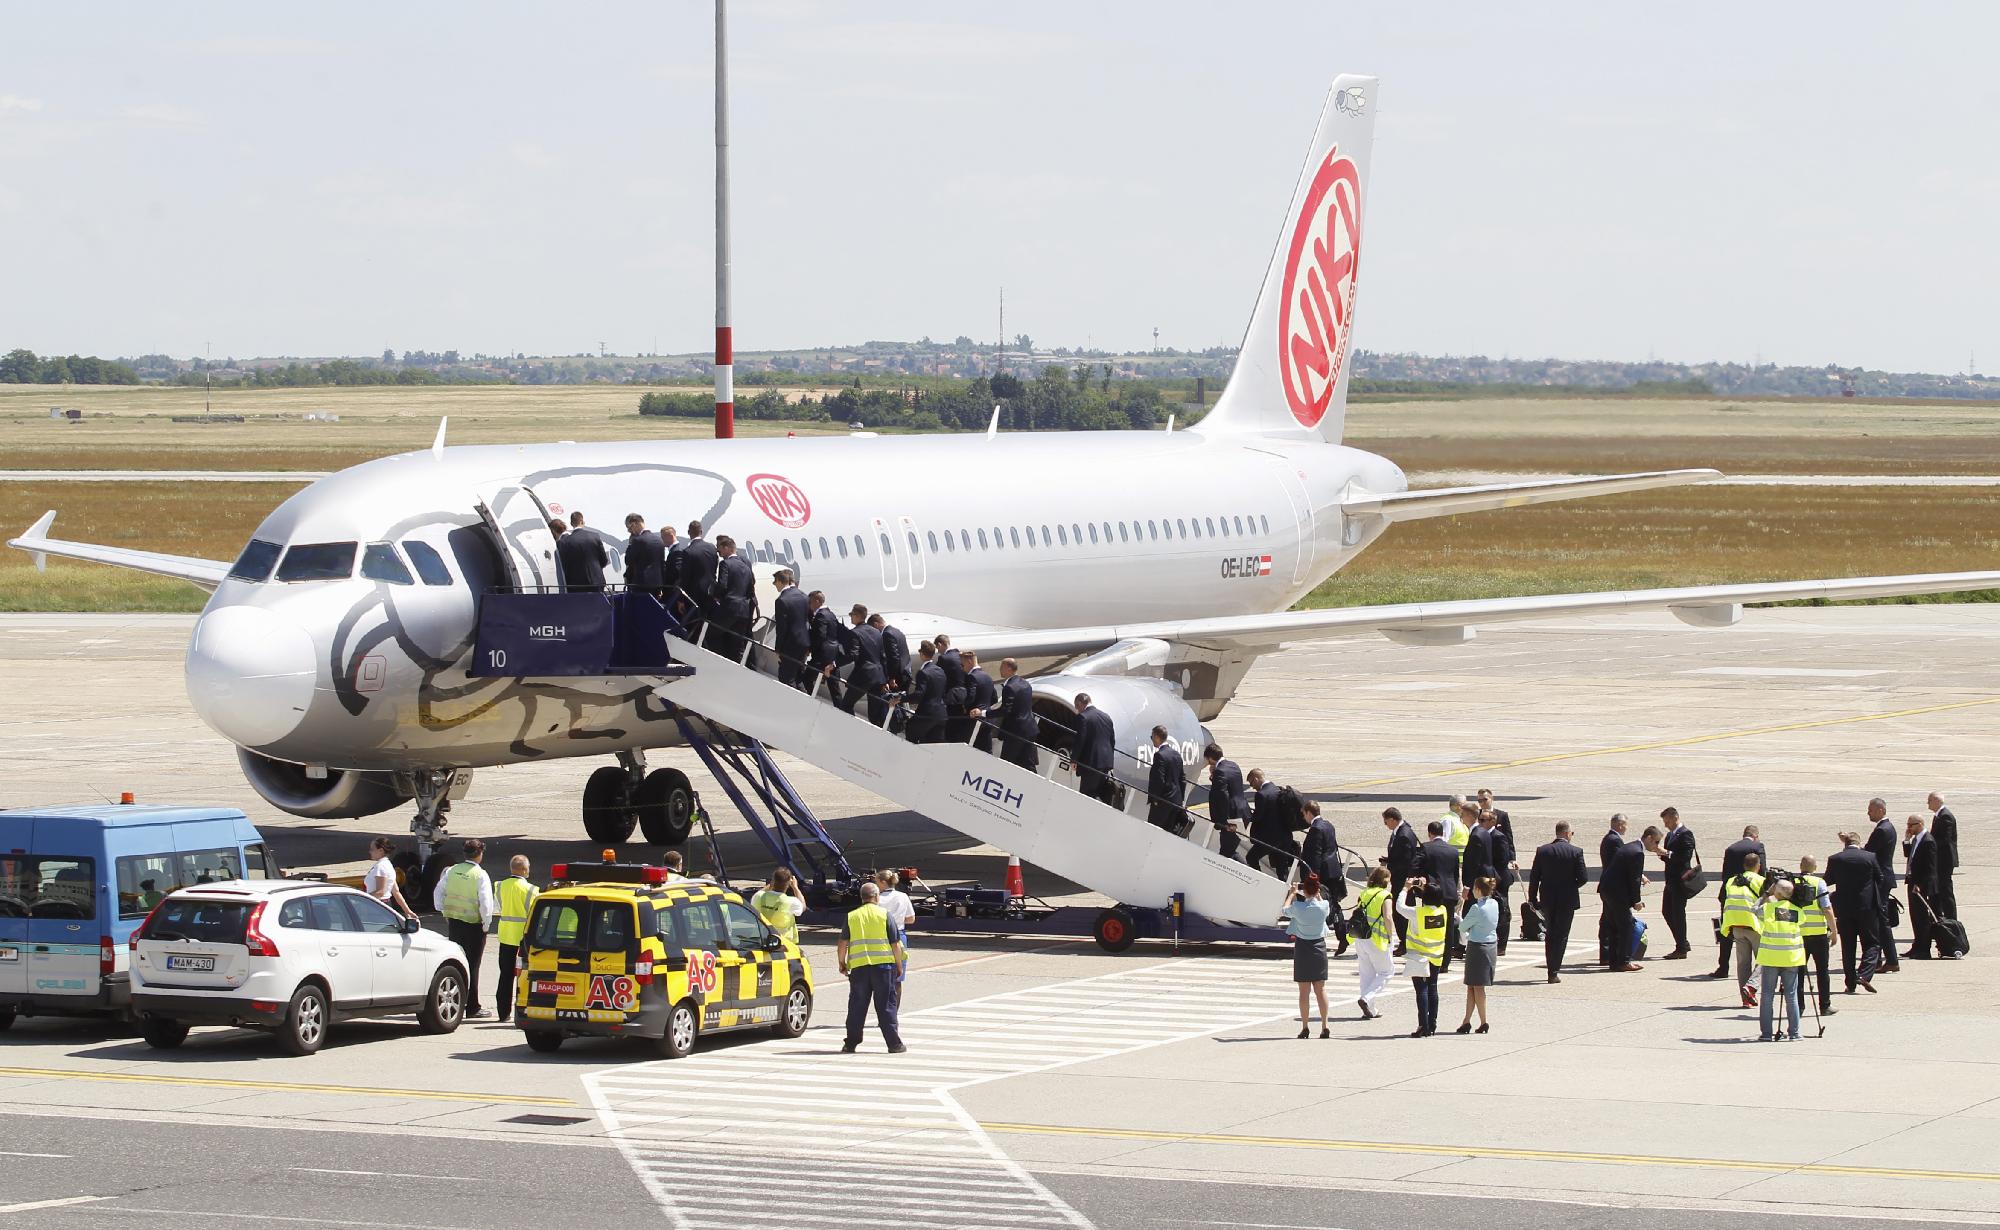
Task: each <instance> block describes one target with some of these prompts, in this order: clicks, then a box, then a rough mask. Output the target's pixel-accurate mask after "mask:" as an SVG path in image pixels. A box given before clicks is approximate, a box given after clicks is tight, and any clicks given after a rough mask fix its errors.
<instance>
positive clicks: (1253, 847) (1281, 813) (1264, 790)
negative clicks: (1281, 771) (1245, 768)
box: [1243, 769, 1300, 880]
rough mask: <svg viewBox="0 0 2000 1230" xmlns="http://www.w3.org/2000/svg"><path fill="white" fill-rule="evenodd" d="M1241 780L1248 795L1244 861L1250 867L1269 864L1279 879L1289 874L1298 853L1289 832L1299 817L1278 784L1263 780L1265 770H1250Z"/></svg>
mask: <svg viewBox="0 0 2000 1230" xmlns="http://www.w3.org/2000/svg"><path fill="white" fill-rule="evenodd" d="M1243 781H1244V785H1245V786H1246V787H1247V788H1248V793H1249V795H1250V843H1249V845H1250V848H1249V851H1248V852H1247V853H1246V854H1245V855H1244V860H1243V861H1245V862H1247V863H1249V864H1250V865H1251V866H1252V867H1256V866H1259V865H1265V866H1269V867H1270V868H1271V874H1272V875H1275V876H1277V877H1278V878H1279V879H1281V880H1282V879H1284V878H1285V877H1286V876H1288V875H1290V874H1291V871H1292V859H1293V858H1295V857H1297V856H1298V853H1299V841H1298V838H1296V837H1294V836H1292V833H1293V832H1294V830H1295V828H1296V826H1297V823H1298V821H1299V820H1300V817H1299V816H1297V815H1294V814H1293V812H1292V809H1291V807H1290V806H1289V805H1288V804H1287V802H1286V800H1285V792H1284V791H1283V790H1282V789H1281V788H1280V787H1279V786H1278V783H1276V782H1273V781H1267V780H1266V779H1265V777H1264V770H1262V769H1252V770H1250V774H1249V776H1248V777H1245V778H1244V779H1243Z"/></svg>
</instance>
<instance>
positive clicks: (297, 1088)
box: [0, 1066, 576, 1106]
mask: <svg viewBox="0 0 2000 1230" xmlns="http://www.w3.org/2000/svg"><path fill="white" fill-rule="evenodd" d="M0 1079H14V1080H69V1081H120V1082H125V1083H128V1084H138V1085H191V1086H195V1087H198V1088H203V1089H238V1090H242V1091H243V1092H245V1093H329V1094H338V1095H341V1096H354V1095H365V1096H369V1097H378V1098H403V1099H413V1100H417V1101H430V1102H505V1103H507V1104H508V1105H510V1106H575V1105H576V1103H575V1102H573V1101H571V1100H570V1099H569V1098H542V1097H531V1096H528V1095H525V1094H518V1093H460V1092H457V1091H455V1090H450V1089H388V1088H384V1087H382V1086H380V1085H311V1084H303V1083H299V1082H294V1081H237V1080H227V1079H225V1078H223V1077H217V1076H156V1075H153V1074H151V1073H145V1072H80V1071H77V1070H75V1069H72V1068H15V1067H5V1066H0Z"/></svg>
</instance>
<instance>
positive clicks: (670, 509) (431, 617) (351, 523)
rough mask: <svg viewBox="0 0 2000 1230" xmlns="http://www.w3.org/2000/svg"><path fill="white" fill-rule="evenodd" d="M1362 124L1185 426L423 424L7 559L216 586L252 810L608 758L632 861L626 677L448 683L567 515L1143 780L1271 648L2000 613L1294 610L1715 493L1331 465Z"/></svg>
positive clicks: (1951, 584)
mask: <svg viewBox="0 0 2000 1230" xmlns="http://www.w3.org/2000/svg"><path fill="white" fill-rule="evenodd" d="M1378 105H1379V97H1378V93H1377V82H1376V80H1375V79H1374V78H1372V77H1358V76H1342V77H1340V78H1338V79H1336V80H1335V82H1334V84H1333V88H1332V91H1331V93H1330V94H1329V95H1328V97H1327V100H1326V103H1325V105H1324V108H1323V109H1322V111H1321V113H1320V117H1319V124H1318V127H1317V129H1316V131H1315V132H1314V134H1313V139H1312V145H1311V148H1310V150H1309V152H1308V154H1307V158H1306V162H1305V166H1304V170H1303V171H1302V173H1301V175H1300V177H1299V180H1298V184H1297V186H1296V187H1295V188H1294V190H1293V192H1292V196H1291V202H1290V205H1289V207H1288V208H1287V210H1286V212H1285V219H1284V224H1283V226H1282V228H1281V229H1280V230H1279V232H1278V236H1277V244H1276V247H1275V251H1274V253H1273V256H1272V259H1271V262H1270V266H1269V268H1268V269H1267V271H1266V272H1265V275H1264V281H1263V285H1262V288H1261V290H1260V292H1259V294H1258V296H1257V300H1256V306H1255V308H1254V309H1253V310H1252V312H1251V317H1250V324H1249V329H1248V331H1247V333H1246V334H1245V336H1244V340H1243V348H1242V353H1241V356H1240V358H1239V360H1238V362H1237V366H1236V370H1235V374H1234V375H1233V376H1232V377H1231V378H1230V381H1229V384H1228V387H1227V388H1226V389H1225V390H1224V392H1223V394H1222V397H1221V400H1220V401H1219V402H1218V404H1217V405H1216V407H1215V409H1214V410H1213V411H1212V412H1211V413H1210V414H1208V415H1207V417H1205V418H1204V419H1202V420H1201V422H1200V424H1199V425H1198V426H1196V427H1193V428H1190V429H1187V430H1182V431H1171V430H1169V431H1167V432H1091V433H1075V432H1063V433H1040V434H1038V433H1007V434H998V433H995V432H993V431H991V430H989V431H988V432H986V433H984V434H962V435H930V436H901V437H883V438H873V437H867V438H843V437H835V438H825V437H822V438H811V439H790V438H787V439H742V440H713V441H684V440H634V441H628V442H623V443H559V444H555V443H552V444H534V445H520V446H503V445H484V446H469V447H446V446H445V444H444V433H443V429H442V427H440V431H439V437H438V442H437V444H436V445H435V446H434V447H433V448H431V449H430V450H427V451H423V452H416V453H407V454H403V455H400V456H393V457H385V458H382V459H380V460H377V461H371V462H367V463H365V464H362V465H358V466H354V467H352V468H350V469H347V470H343V471H341V472H339V473H337V474H333V475H330V476H328V477H325V478H322V479H320V480H319V481H316V482H314V483H312V484H311V485H310V486H307V487H305V488H304V489H303V490H301V491H299V492H298V493H297V494H296V495H294V496H292V497H291V498H290V499H289V500H287V501H285V503H284V504H283V505H281V506H280V507H279V508H278V509H277V510H276V511H274V512H273V513H272V514H271V515H270V516H269V517H268V518H266V520H265V521H264V523H263V524H262V525H261V526H260V527H259V528H258V529H257V531H256V534H255V536H254V537H253V538H252V539H251V541H250V542H249V544H248V545H247V546H245V548H244V549H243V552H242V554H241V555H240V556H239V557H238V558H237V559H236V561H235V562H234V563H233V564H230V563H225V562H222V561H215V560H204V559H190V558H185V557H180V556H172V555H163V554H158V553H154V552H148V551H137V550H130V549H126V548H120V547H107V546H96V545H92V544H87V543H76V542H65V541H61V540H58V539H54V538H51V537H49V536H48V533H49V530H50V528H51V524H52V522H53V519H54V516H55V514H54V513H53V512H50V513H49V514H47V515H46V516H44V517H42V518H41V519H40V520H39V521H37V522H36V523H35V525H34V526H33V527H31V528H30V529H29V530H28V531H27V532H26V533H24V534H23V535H22V536H20V537H18V538H15V539H13V540H12V541H11V543H10V545H12V546H14V547H18V548H20V549H23V550H26V551H30V552H33V553H34V555H35V557H36V560H37V562H38V563H40V562H42V561H43V560H44V559H45V558H46V557H47V556H50V555H56V556H62V557H66V558H71V559H80V560H90V561H95V562H98V563H105V564H112V565H117V566H121V567H126V568H134V569H138V570H141V571H145V572H151V573H157V574H163V575H166V576H172V577H179V578H182V579H184V580H187V581H190V582H193V583H194V584H196V585H198V586H201V587H203V588H205V589H208V590H210V591H212V597H211V598H210V599H209V601H208V604H207V606H206V608H205V609H204V610H203V612H202V614H201V617H200V619H199V621H198V622H197V623H196V625H195V629H194V634H193V637H192V639H191V640H190V642H189V645H188V650H187V662H186V672H187V685H188V695H189V698H190V700H191V701H192V702H193V705H194V708H195V711H196V712H197V713H198V714H200V716H201V717H202V719H203V720H204V721H205V722H207V724H208V725H209V726H211V727H213V728H214V729H215V730H216V731H217V732H218V733H219V734H221V735H222V736H223V737H225V738H227V739H229V740H230V741H231V742H233V743H234V744H235V745H236V746H237V748H238V754H239V757H240V760H241V762H242V765H243V769H244V773H245V775H246V776H247V777H248V779H249V781H250V783H251V785H252V786H253V787H254V788H255V789H256V790H257V791H258V793H259V794H261V795H262V796H263V797H264V798H265V799H266V800H268V801H269V802H270V803H272V804H273V805H275V806H277V807H279V808H282V809H283V810H285V811H288V812H291V813H292V814H294V815H300V816H307V817H316V818H327V817H357V816H364V815H369V814H373V813H377V812H381V811H385V810H388V809H391V808H394V807H397V806H400V805H402V804H403V803H404V802H405V801H407V800H411V799H414V800H415V801H416V804H417V819H416V820H415V821H413V829H415V830H416V831H418V832H419V834H420V835H422V836H424V837H425V838H426V839H428V837H429V835H430V834H431V832H432V825H433V824H434V822H435V821H436V820H437V818H438V812H439V808H440V806H441V805H442V804H443V803H444V801H445V800H446V799H447V798H448V797H453V796H454V795H455V794H456V793H460V792H462V790H463V787H464V784H465V782H466V780H467V779H468V778H469V776H470V771H471V770H473V769H475V768H485V767H490V766H500V765H509V764H518V763H522V762H527V761H540V760H548V759H552V758H557V757H575V756H588V757H606V758H611V757H615V758H616V760H617V763H616V764H615V765H606V766H604V767H602V768H600V769H599V770H598V771H597V772H596V774H595V775H594V776H593V777H592V779H591V781H590V784H589V785H588V786H587V787H586V789H585V792H584V802H585V809H584V810H585V816H586V823H587V825H588V827H589V828H590V831H591V832H592V835H593V836H595V837H598V838H599V839H600V840H603V839H607V838H617V837H622V836H629V834H630V833H631V831H632V828H633V825H634V822H635V821H636V822H638V823H640V824H642V825H643V826H644V829H645V833H646V836H647V837H648V838H649V839H651V840H656V841H668V842H677V841H680V840H682V839H684V838H685V836H686V831H687V829H686V824H687V801H686V797H685V795H686V791H687V789H688V783H687V779H686V778H685V777H684V776H683V775H681V774H679V773H678V772H677V771H674V770H671V769H662V770H658V771H656V772H654V773H652V774H648V773H647V772H646V768H645V758H644V754H645V752H646V750H647V749H651V748H657V747H662V746H667V745H669V744H672V743H675V742H677V741H678V734H677V731H676V726H675V723H674V722H673V721H672V720H671V714H670V710H669V709H668V708H667V706H666V705H665V704H664V703H663V702H662V700H661V698H660V695H659V693H658V692H657V691H656V688H655V686H654V681H651V680H647V679H644V678H636V677H627V676H585V677H548V676H541V677H537V676H527V675H502V676H499V677H494V676H493V675H492V674H491V673H490V671H491V668H492V665H493V664H491V663H488V664H486V665H485V667H484V668H481V667H480V664H478V663H476V662H475V661H474V648H475V637H476V635H477V629H478V623H479V611H480V604H481V599H482V596H483V595H486V594H488V593H489V592H491V591H494V590H495V589H500V588H511V587H559V586H560V584H561V581H560V577H559V576H558V575H557V571H556V568H555V563H554V557H555V545H554V540H553V538H552V536H551V534H550V532H549V530H548V528H547V523H548V520H549V519H550V518H551V517H562V516H565V515H567V514H568V513H569V512H570V510H573V509H582V510H585V511H587V512H588V513H589V514H590V515H591V517H593V518H594V519H596V521H597V522H598V523H599V524H618V523H621V522H622V520H623V518H624V516H625V514H626V513H628V512H637V513H639V514H641V515H642V516H644V517H645V518H646V521H647V523H648V524H649V525H651V526H660V525H664V524H667V523H674V524H685V523H686V522H687V521H689V520H690V519H699V520H700V521H701V522H702V523H703V525H704V526H706V527H707V529H708V532H709V533H710V534H711V535H714V534H729V535H731V536H733V537H735V538H736V539H737V540H738V541H739V542H740V543H743V544H746V545H747V548H748V550H749V551H750V553H751V555H752V557H753V559H755V560H756V561H758V563H759V564H760V565H761V566H762V567H760V571H768V567H769V566H770V565H773V564H779V563H782V564H784V565H787V566H790V567H791V568H793V569H794V570H795V571H796V572H797V573H798V575H799V578H800V581H801V584H802V585H803V586H804V587H805V588H807V589H819V590H824V591H825V592H826V594H827V595H828V599H829V602H830V603H831V604H832V605H833V607H834V609H835V610H836V611H841V612H844V611H845V610H846V608H847V606H848V604H850V603H854V602H862V603H865V604H867V605H868V606H869V607H870V608H871V609H878V610H881V611H883V612H884V613H886V614H887V615H888V616H889V618H890V620H891V622H893V623H895V624H897V625H898V626H900V627H902V628H904V629H905V630H906V631H907V632H908V633H909V634H910V639H911V642H912V645H913V646H914V644H915V642H916V640H917V639H918V638H919V637H922V636H929V635H931V634H932V633H934V632H937V631H950V632H951V633H952V634H953V636H954V640H955V642H956V643H957V644H958V645H959V646H960V647H961V648H973V649H977V650H978V651H979V652H980V654H981V655H982V657H983V658H984V659H985V660H986V661H987V662H989V663H991V662H993V661H994V660H995V659H997V658H999V657H1001V656H1003V655H1011V656H1014V657H1016V658H1017V659H1019V660H1020V661H1021V665H1022V668H1023V670H1024V671H1025V672H1028V673H1030V674H1032V675H1034V676H1035V677H1034V686H1035V689H1036V694H1037V698H1038V705H1046V706H1048V707H1049V709H1050V711H1051V712H1062V713H1067V712H1068V711H1069V701H1070V699H1071V698H1072V697H1073V696H1074V694H1075V693H1076V692H1078V691H1080V690H1085V689H1087V690H1088V691H1089V692H1090V694H1091V695H1092V697H1093V698H1094V700H1095V703H1096V704H1097V705H1099V706H1101V707H1103V708H1105V709H1106V710H1108V711H1109V712H1110V713H1111V714H1112V715H1113V717H1114V719H1115V721H1116V723H1117V728H1118V741H1119V746H1120V748H1121V749H1122V750H1124V751H1126V752H1128V753H1131V754H1132V757H1133V758H1132V759H1130V760H1128V761H1124V762H1122V763H1121V775H1124V776H1128V777H1134V776H1135V775H1136V780H1137V781H1138V782H1139V783H1140V784H1143V781H1144V777H1143V773H1144V763H1143V762H1144V761H1145V760H1146V759H1148V758H1149V757H1150V755H1151V748H1150V743H1149V741H1148V739H1147V734H1148V732H1149V731H1150V730H1151V728H1152V726H1153V725H1154V724H1155V723H1156V722H1160V723H1163V724H1166V725H1168V726H1169V728H1170V729H1171V730H1172V731H1173V732H1174V737H1175V738H1176V739H1177V740H1178V741H1180V742H1182V743H1183V744H1198V742H1199V741H1200V740H1201V739H1203V737H1204V736H1203V735H1202V733H1201V726H1200V724H1201V722H1203V721H1205V720H1207V719H1209V718H1212V717H1213V716H1214V715H1215V714H1216V713H1218V712H1219V711H1220V710H1221V709H1222V707H1223V706H1224V705H1225V704H1226V703H1227V702H1228V701H1229V699H1230V697H1231V695H1232V694H1233V692H1234V691H1235V689H1236V687H1237V686H1238V684H1239V683H1240V681H1241V680H1242V678H1243V676H1244V673H1245V672H1246V671H1247V670H1248V669H1249V667H1250V666H1251V664H1252V663H1253V662H1255V661H1256V660H1257V659H1258V658H1259V657H1260V656H1262V655H1265V654H1269V653H1272V652H1275V651H1277V650H1279V649H1280V648H1282V647H1284V646H1285V645H1287V644H1290V643H1294V642H1299V641H1309V640H1312V639H1314V638H1317V637H1325V636H1331V635H1338V634H1346V633H1351V632H1354V631H1357V630H1374V631H1377V632H1380V633H1382V634H1384V635H1386V636H1388V637H1390V638H1392V639H1394V640H1397V641H1402V642H1415V643H1420V644H1426V645H1433V644H1434V645H1443V644H1452V643H1457V642H1460V641H1463V640H1465V639H1467V638H1469V637H1470V636H1472V634H1473V630H1474V629H1475V628H1476V627H1477V626H1478V625H1481V624H1487V623H1495V622H1500V621H1506V620H1521V619H1538V618H1544V617H1548V616H1554V615H1574V614H1590V613H1602V612H1609V611H1632V610H1646V609H1660V608H1665V609H1667V610H1670V611H1672V612H1674V613H1675V614H1676V615H1678V616H1680V617H1681V618H1682V619H1683V620H1685V621H1686V622H1688V623H1690V624H1693V625H1695V626H1697V627H1711V628H1712V627H1721V626H1726V625H1728V624H1732V623H1734V622H1736V620H1737V619H1738V617H1739V616H1740V614H1741V610H1742V607H1743V604H1745V603H1749V602H1760V601H1771V600H1783V599H1796V598H1808V597H1810V598H1834V599H1838V598H1867V597H1880V596H1889V595H1897V594H1923V593H1942V592H1948V591H1962V590H1973V589H1986V588H1994V587H2000V572H1975V573H1951V574H1938V575H1927V576H1899V577H1864V578H1849V579H1841V580H1822V581H1793V582H1774V583H1769V584H1750V585H1716V586H1697V587H1690V588H1682V589H1662V590H1642V591H1634V592H1620V593H1587V594H1564V595H1551V596H1540V597H1524V598H1501V599H1489V600H1478V601H1465V602H1444V603H1421V604H1404V605H1394V606H1376V607H1350V608H1341V609H1332V610H1306V611H1293V610H1291V609H1290V608H1291V606H1292V604H1293V603H1294V602H1296V601H1297V600H1298V599H1299V598H1300V597H1301V596H1303V595H1304V594H1306V593H1307V592H1308V591H1310V590H1311V589H1312V588H1313V587H1314V586H1316V585H1317V584H1319V583H1320V582H1321V581H1323V580H1325V579H1326V578H1327V577H1328V576H1330V575H1332V574H1333V573H1334V572H1336V571H1338V570H1339V569H1340V568H1341V567H1343V566H1344V565H1346V564H1347V563H1348V562H1349V561H1351V560H1352V559H1354V558H1355V556H1357V555H1358V554H1360V553H1361V551H1363V550H1364V549H1366V548H1367V547H1368V546H1369V544H1371V543H1373V542H1374V541H1375V540H1376V539H1377V538H1379V537H1380V536H1381V535H1382V534H1383V533H1384V532H1385V531H1387V530H1388V528H1389V527H1390V526H1391V525H1393V524H1395V523H1396V522H1398V521H1406V520H1412V519H1416V518H1422V517H1438V516H1452V515H1457V514H1461V513H1468V512H1476V511H1482V510H1491V509H1502V508H1512V507H1517V506H1520V505H1524V504H1538V503H1543V502H1546V501H1553V500H1568V499H1577V498H1581V497H1586V496H1595V495H1603V494H1608V493H1613V492H1623V491H1639V490H1645V489H1648V488H1655V487H1665V486H1671V485H1675V484H1681V483H1690V482H1699V481H1702V480H1704V479H1706V478H1709V477H1713V476H1715V473H1716V472H1715V471H1712V470H1670V471H1660V472H1653V473H1643V474H1623V475H1615V476H1609V477H1599V478H1566V479H1556V480H1550V481H1546V482H1531V483H1510V484H1499V485H1493V486H1482V487H1463V488H1453V489H1446V490H1422V491H1409V490H1407V489H1406V487H1407V484H1406V482H1405V479H1404V475H1403V472H1402V471H1401V470H1400V469H1399V468H1397V466H1396V465H1395V463H1393V462H1392V461H1390V460H1388V459H1387V458H1384V457H1379V456H1376V455H1374V454H1372V453H1368V452H1364V451H1362V450H1360V449H1355V448H1350V447H1347V446H1345V445H1342V444H1341V443H1340V436H1341V427H1342V421H1343V417H1344V410H1345V402H1346V389H1347V382H1348V376H1349V372H1350V369H1351V363H1350V358H1351V355H1352V341H1353V337H1354V312H1355V290H1356V286H1357V273H1358V263H1357V262H1358V259H1359V256H1360V253H1361V250H1362V246H1363V245H1362V241H1363V236H1364V235H1365V233H1366V227H1365V221H1366V218H1367V213H1366V207H1365V201H1364V189H1365V188H1366V186H1367V183H1368V165H1369V148H1370V137H1371V130H1372V127H1373V120H1374V115H1375V112H1376V110H1377V107H1378ZM614 572H615V570H614ZM759 588H760V591H761V590H763V589H764V588H765V587H764V586H762V585H760V587H759ZM1190 750H1192V749H1190ZM1191 763H1193V764H1198V763H1199V761H1198V759H1192V760H1191ZM606 816H609V817H611V819H610V820H608V821H607V820H606V819H605V817H606ZM593 817H595V819H594V820H593V819H592V818H593Z"/></svg>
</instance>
